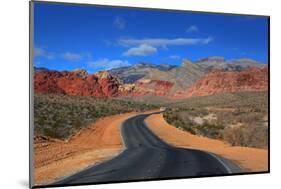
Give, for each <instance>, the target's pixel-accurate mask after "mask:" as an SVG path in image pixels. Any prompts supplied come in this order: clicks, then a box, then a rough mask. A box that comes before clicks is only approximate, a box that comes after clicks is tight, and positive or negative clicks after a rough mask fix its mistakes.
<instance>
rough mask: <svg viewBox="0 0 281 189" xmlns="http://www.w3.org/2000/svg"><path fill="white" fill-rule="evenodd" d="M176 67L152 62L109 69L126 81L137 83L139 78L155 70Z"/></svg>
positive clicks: (166, 69)
mask: <svg viewBox="0 0 281 189" xmlns="http://www.w3.org/2000/svg"><path fill="white" fill-rule="evenodd" d="M174 67H176V66H174V65H168V64H160V65H154V64H150V63H138V64H134V65H132V66H127V67H121V68H114V69H111V70H109V72H110V73H111V74H112V75H114V76H116V77H118V78H120V79H121V80H122V81H123V82H124V83H135V82H136V81H137V80H139V79H141V78H143V77H145V76H146V75H148V74H150V73H151V72H153V71H154V70H158V71H163V72H166V71H169V70H170V69H172V68H174Z"/></svg>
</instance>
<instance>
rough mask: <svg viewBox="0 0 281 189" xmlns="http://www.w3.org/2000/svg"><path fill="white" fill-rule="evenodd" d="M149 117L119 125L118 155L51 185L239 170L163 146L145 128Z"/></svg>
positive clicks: (198, 153)
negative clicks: (120, 126)
mask: <svg viewBox="0 0 281 189" xmlns="http://www.w3.org/2000/svg"><path fill="white" fill-rule="evenodd" d="M149 115H151V114H144V115H138V116H135V117H132V118H130V119H127V120H126V121H125V122H124V123H123V126H122V129H121V131H122V139H123V143H124V144H125V146H126V148H125V150H124V151H123V152H122V153H121V154H120V155H118V156H117V157H115V158H113V159H111V160H108V161H106V162H104V163H101V164H98V165H95V166H93V167H91V168H88V169H86V170H84V171H81V172H79V173H77V174H74V175H72V176H70V177H67V178H65V179H63V180H61V181H59V182H56V183H54V185H61V184H70V185H72V184H87V183H91V184H93V183H105V182H119V181H134V180H148V179H164V178H180V177H197V176H210V175H226V174H231V173H237V172H239V171H240V170H239V168H238V167H237V166H236V165H234V164H233V163H232V162H230V161H228V160H226V159H224V158H222V157H219V156H218V155H215V154H212V153H209V152H204V151H199V150H193V149H184V148H177V147H174V146H171V145H169V144H167V143H165V142H164V141H162V140H161V139H159V138H158V137H157V136H156V135H155V134H153V133H152V132H151V131H150V130H149V129H148V128H147V127H146V126H145V124H144V119H145V118H146V117H147V116H149Z"/></svg>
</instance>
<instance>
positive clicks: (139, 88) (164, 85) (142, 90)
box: [131, 79, 174, 96]
mask: <svg viewBox="0 0 281 189" xmlns="http://www.w3.org/2000/svg"><path fill="white" fill-rule="evenodd" d="M135 85H136V87H135V90H134V91H133V93H132V94H131V95H132V96H168V95H169V92H170V90H171V88H172V87H173V85H174V84H173V83H171V82H169V81H163V80H150V79H140V80H138V81H137V82H136V83H135Z"/></svg>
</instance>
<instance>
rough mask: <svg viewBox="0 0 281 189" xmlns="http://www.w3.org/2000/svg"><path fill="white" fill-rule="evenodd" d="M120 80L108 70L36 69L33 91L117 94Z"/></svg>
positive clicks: (102, 95) (80, 94) (70, 93)
mask: <svg viewBox="0 0 281 189" xmlns="http://www.w3.org/2000/svg"><path fill="white" fill-rule="evenodd" d="M119 85H120V81H119V80H118V79H117V78H115V77H113V76H111V75H110V74H109V73H108V72H98V73H96V74H94V75H89V74H88V73H87V71H85V70H75V71H73V72H68V71H62V72H59V71H48V70H43V71H37V72H35V77H34V90H35V93H45V94H46V93H52V94H67V95H73V96H97V97H114V96H118V92H119V90H118V88H119Z"/></svg>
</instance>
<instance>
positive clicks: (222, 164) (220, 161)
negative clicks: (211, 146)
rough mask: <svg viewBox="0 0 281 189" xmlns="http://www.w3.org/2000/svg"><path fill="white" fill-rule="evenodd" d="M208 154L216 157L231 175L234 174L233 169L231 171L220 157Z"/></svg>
mask: <svg viewBox="0 0 281 189" xmlns="http://www.w3.org/2000/svg"><path fill="white" fill-rule="evenodd" d="M206 153H207V154H210V155H211V156H212V157H214V158H215V159H216V160H218V161H219V162H220V163H221V164H222V165H223V166H224V168H225V169H226V171H227V172H228V173H229V174H231V173H232V171H231V169H230V168H229V167H228V166H227V165H226V164H225V163H224V162H223V161H222V160H221V159H220V158H219V157H217V156H216V155H214V154H212V153H210V152H206Z"/></svg>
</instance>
